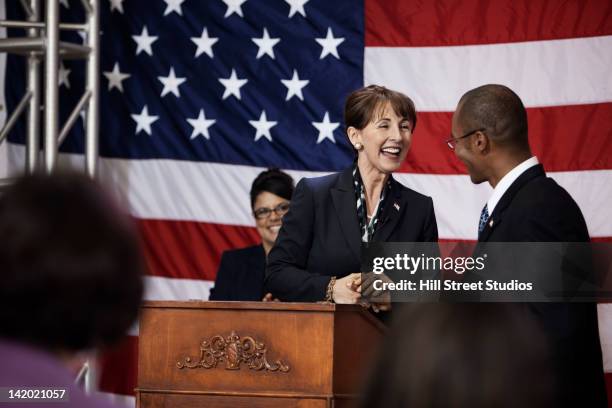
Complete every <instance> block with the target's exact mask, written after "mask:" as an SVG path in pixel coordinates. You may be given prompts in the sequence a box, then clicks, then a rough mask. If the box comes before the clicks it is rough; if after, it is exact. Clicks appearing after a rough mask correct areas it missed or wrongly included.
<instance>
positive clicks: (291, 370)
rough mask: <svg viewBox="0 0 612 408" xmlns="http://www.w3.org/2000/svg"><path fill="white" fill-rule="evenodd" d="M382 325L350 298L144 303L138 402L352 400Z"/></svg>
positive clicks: (334, 403) (253, 406)
mask: <svg viewBox="0 0 612 408" xmlns="http://www.w3.org/2000/svg"><path fill="white" fill-rule="evenodd" d="M383 332H384V326H383V325H382V324H381V323H380V322H379V321H378V320H377V319H376V318H375V317H374V316H372V315H371V314H370V313H369V312H368V311H366V310H364V309H362V308H361V307H360V306H354V305H335V304H323V303H280V302H204V301H188V302H168V301H163V302H145V303H144V305H143V307H142V310H141V316H140V335H139V353H138V354H139V357H138V388H137V389H136V400H137V406H138V407H141V408H161V407H184V408H195V407H209V408H218V407H238V408H240V407H245V408H246V407H249V408H257V407H283V408H289V407H300V408H315V407H317V408H318V407H321V408H323V407H328V408H330V407H335V408H342V407H352V406H354V405H355V401H356V400H357V398H358V392H359V387H360V386H361V385H362V383H363V379H364V378H365V377H364V376H365V375H366V374H367V368H368V367H369V364H370V361H371V358H372V357H373V356H374V355H375V354H376V350H377V348H378V344H379V341H380V340H381V338H382V335H383Z"/></svg>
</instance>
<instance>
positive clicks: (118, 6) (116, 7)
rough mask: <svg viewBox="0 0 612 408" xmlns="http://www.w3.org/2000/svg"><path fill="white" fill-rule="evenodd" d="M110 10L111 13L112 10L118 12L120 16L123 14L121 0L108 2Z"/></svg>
mask: <svg viewBox="0 0 612 408" xmlns="http://www.w3.org/2000/svg"><path fill="white" fill-rule="evenodd" d="M110 8H111V12H112V11H113V10H118V11H119V12H120V13H121V14H123V0H110Z"/></svg>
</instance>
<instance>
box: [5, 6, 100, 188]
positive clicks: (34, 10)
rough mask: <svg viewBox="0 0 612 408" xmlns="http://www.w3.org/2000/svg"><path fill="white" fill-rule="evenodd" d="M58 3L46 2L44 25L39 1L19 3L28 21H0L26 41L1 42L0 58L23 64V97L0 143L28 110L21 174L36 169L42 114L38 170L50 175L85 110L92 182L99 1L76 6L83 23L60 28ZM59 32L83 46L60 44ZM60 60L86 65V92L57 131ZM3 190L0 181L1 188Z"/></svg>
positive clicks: (88, 169)
mask: <svg viewBox="0 0 612 408" xmlns="http://www.w3.org/2000/svg"><path fill="white" fill-rule="evenodd" d="M59 1H60V0H45V19H44V21H41V17H42V16H41V14H42V10H41V0H20V2H21V5H22V6H23V9H24V10H25V14H26V16H27V21H8V20H5V21H0V26H3V27H18V28H24V29H27V36H26V37H22V38H19V37H11V38H1V39H0V52H7V53H12V54H18V55H22V56H24V57H26V59H27V86H26V90H25V94H24V95H23V97H22V98H21V101H20V102H19V103H18V104H17V107H16V108H15V110H14V111H13V112H12V113H11V114H10V116H9V117H8V119H7V121H6V123H5V125H4V128H3V129H2V130H1V131H0V143H2V141H3V140H4V139H5V138H6V136H7V135H8V134H9V132H10V131H11V129H12V128H13V126H14V125H15V123H16V122H17V119H18V118H19V115H21V113H23V112H24V111H26V110H27V112H28V118H27V137H26V159H25V163H26V168H25V171H26V172H29V173H31V172H34V171H37V170H39V169H40V167H41V164H39V161H40V160H39V157H40V145H39V144H40V143H39V140H40V138H39V135H40V132H41V130H42V129H41V111H42V112H44V126H42V128H43V129H44V133H43V134H44V139H43V157H42V158H43V160H42V161H43V163H42V166H43V167H42V168H43V169H44V170H45V171H46V172H52V171H53V170H54V169H55V167H56V164H57V156H58V148H59V146H60V145H61V143H62V141H63V140H64V139H65V137H66V136H67V135H68V132H69V131H70V129H71V128H72V126H73V125H74V123H75V122H76V120H77V119H78V117H79V113H80V112H81V111H82V110H83V109H85V112H86V113H85V129H86V132H85V138H86V140H85V170H86V172H87V173H88V174H89V175H90V176H92V177H94V176H95V175H96V168H97V161H98V126H99V117H100V106H99V100H100V98H99V92H100V76H99V70H100V68H99V67H100V37H99V33H100V0H81V1H80V2H81V3H82V5H83V7H84V9H85V22H83V23H80V24H79V23H61V22H60V16H59V11H60V10H59V8H60V4H59ZM60 30H76V31H81V32H84V33H85V38H86V40H85V44H75V43H70V42H64V41H60V39H59V32H60ZM61 59H84V60H85V61H86V66H87V68H86V70H87V73H86V82H85V91H84V93H83V96H82V97H81V98H80V100H79V102H78V103H77V104H76V106H75V107H74V109H73V110H72V112H71V114H70V116H69V117H68V119H67V120H66V123H64V125H63V126H62V127H61V130H60V123H59V122H60V120H59V65H60V61H61ZM41 62H44V91H45V92H44V99H45V100H44V106H43V108H42V109H41V101H42V97H43V95H42V89H41V81H40V75H41V67H40V65H41ZM2 184H6V181H5V182H3V181H2V180H0V186H1V185H2Z"/></svg>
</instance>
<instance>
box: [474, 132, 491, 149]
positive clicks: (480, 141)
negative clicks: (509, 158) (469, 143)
mask: <svg viewBox="0 0 612 408" xmlns="http://www.w3.org/2000/svg"><path fill="white" fill-rule="evenodd" d="M474 145H475V147H476V151H478V152H480V153H487V152H488V151H489V150H490V149H491V140H490V139H489V137H488V136H487V135H486V133H483V132H480V131H479V132H476V134H475V135H474Z"/></svg>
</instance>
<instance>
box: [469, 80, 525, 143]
mask: <svg viewBox="0 0 612 408" xmlns="http://www.w3.org/2000/svg"><path fill="white" fill-rule="evenodd" d="M458 109H459V123H460V125H461V126H462V128H463V130H464V131H465V132H469V131H472V130H475V129H480V128H485V129H486V132H485V133H486V134H487V135H488V136H489V137H491V139H493V141H494V142H496V143H497V144H499V145H503V146H507V147H512V148H518V149H521V150H523V149H527V150H528V149H529V140H528V130H527V112H526V110H525V106H524V105H523V102H522V101H521V98H519V96H518V95H517V94H516V93H514V92H513V91H512V90H511V89H510V88H508V87H506V86H504V85H496V84H489V85H483V86H480V87H478V88H474V89H472V90H471V91H468V92H467V93H465V94H464V95H463V96H462V97H461V100H460V101H459V108H458Z"/></svg>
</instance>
